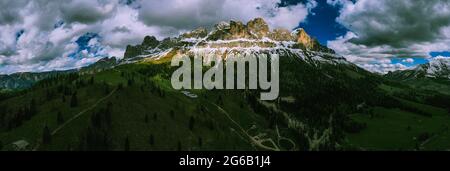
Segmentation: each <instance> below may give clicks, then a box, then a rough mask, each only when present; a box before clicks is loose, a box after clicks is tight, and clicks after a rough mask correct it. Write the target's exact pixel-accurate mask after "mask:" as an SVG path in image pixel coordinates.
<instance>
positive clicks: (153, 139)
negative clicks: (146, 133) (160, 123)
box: [148, 134, 155, 146]
mask: <svg viewBox="0 0 450 171" xmlns="http://www.w3.org/2000/svg"><path fill="white" fill-rule="evenodd" d="M148 143H149V144H150V145H152V146H153V145H154V144H155V138H154V137H153V134H150V137H149V139H148Z"/></svg>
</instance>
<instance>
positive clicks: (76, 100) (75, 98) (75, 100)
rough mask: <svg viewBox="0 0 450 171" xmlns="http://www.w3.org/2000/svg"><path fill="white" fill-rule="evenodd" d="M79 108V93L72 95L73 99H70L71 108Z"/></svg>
mask: <svg viewBox="0 0 450 171" xmlns="http://www.w3.org/2000/svg"><path fill="white" fill-rule="evenodd" d="M77 106H78V99H77V92H75V93H73V94H72V98H71V99H70V107H77Z"/></svg>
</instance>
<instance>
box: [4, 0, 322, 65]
mask: <svg viewBox="0 0 450 171" xmlns="http://www.w3.org/2000/svg"><path fill="white" fill-rule="evenodd" d="M280 2H281V0H249V1H245V3H243V2H242V1H235V0H190V1H182V0H165V1H144V0H108V1H105V0H67V1H64V2H63V3H62V2H60V1H56V0H39V1H27V0H5V1H0V6H1V7H2V10H0V74H5V73H6V74H8V73H13V72H25V71H34V72H36V71H47V70H60V69H69V68H73V67H80V66H83V65H88V64H90V63H93V62H95V61H96V60H98V59H100V58H102V57H105V56H116V57H119V58H120V57H122V56H123V54H124V49H125V47H126V46H127V45H128V44H138V43H140V42H142V39H143V38H144V37H145V36H146V35H154V36H156V37H157V38H158V39H162V38H165V37H168V36H174V35H177V34H179V33H180V32H184V31H186V30H190V29H193V28H197V27H201V26H202V27H211V26H213V25H214V24H216V23H218V22H219V21H222V20H232V19H233V20H241V21H244V22H245V21H248V20H250V19H252V18H255V17H264V18H266V20H267V21H268V23H269V25H271V26H272V27H285V28H288V29H292V28H294V27H296V26H297V25H298V24H299V23H300V22H302V21H304V20H305V18H306V16H307V15H308V12H310V10H311V8H314V7H315V6H316V5H317V3H315V1H314V0H308V1H306V3H296V4H291V5H286V6H280V5H279V4H280ZM89 33H94V34H96V35H97V36H96V37H93V38H91V39H87V40H86V41H88V42H85V45H82V46H83V47H80V44H79V43H80V40H79V39H80V37H82V36H84V35H86V34H89ZM84 46H87V47H88V48H87V47H84Z"/></svg>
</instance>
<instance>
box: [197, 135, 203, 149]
mask: <svg viewBox="0 0 450 171" xmlns="http://www.w3.org/2000/svg"><path fill="white" fill-rule="evenodd" d="M202 145H203V139H202V137H198V146H199V147H202Z"/></svg>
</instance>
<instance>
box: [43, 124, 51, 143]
mask: <svg viewBox="0 0 450 171" xmlns="http://www.w3.org/2000/svg"><path fill="white" fill-rule="evenodd" d="M51 141H52V135H51V133H50V129H49V128H48V126H47V125H45V127H44V130H43V131H42V143H43V144H49V143H50V142H51Z"/></svg>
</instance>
